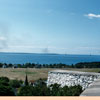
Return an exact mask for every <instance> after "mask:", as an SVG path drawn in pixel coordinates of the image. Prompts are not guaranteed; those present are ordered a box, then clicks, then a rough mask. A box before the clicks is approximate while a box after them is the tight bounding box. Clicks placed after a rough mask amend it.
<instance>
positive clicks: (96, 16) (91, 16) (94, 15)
mask: <svg viewBox="0 0 100 100" xmlns="http://www.w3.org/2000/svg"><path fill="white" fill-rule="evenodd" d="M85 16H87V17H88V18H90V19H93V18H100V14H93V13H89V14H86V15H85Z"/></svg>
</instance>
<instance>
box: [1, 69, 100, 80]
mask: <svg viewBox="0 0 100 100" xmlns="http://www.w3.org/2000/svg"><path fill="white" fill-rule="evenodd" d="M52 70H56V69H53V68H42V69H36V68H28V69H27V71H26V69H25V68H17V69H13V68H5V69H4V68H0V77H1V76H6V77H8V78H10V79H18V80H20V79H21V80H25V75H26V72H27V75H28V80H38V79H40V78H47V77H48V71H52ZM65 70H72V71H83V72H99V71H100V69H99V68H92V69H72V68H68V69H65Z"/></svg>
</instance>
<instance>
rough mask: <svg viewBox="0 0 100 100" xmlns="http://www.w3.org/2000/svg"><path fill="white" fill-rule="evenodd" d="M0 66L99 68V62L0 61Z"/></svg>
mask: <svg viewBox="0 0 100 100" xmlns="http://www.w3.org/2000/svg"><path fill="white" fill-rule="evenodd" d="M0 68H100V62H81V63H77V64H72V65H66V64H62V63H59V64H35V63H26V64H7V63H0Z"/></svg>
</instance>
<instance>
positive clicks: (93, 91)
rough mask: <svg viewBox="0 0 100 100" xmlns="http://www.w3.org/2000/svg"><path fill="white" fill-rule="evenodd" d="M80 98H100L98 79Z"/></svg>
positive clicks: (99, 80) (99, 81)
mask: <svg viewBox="0 0 100 100" xmlns="http://www.w3.org/2000/svg"><path fill="white" fill-rule="evenodd" d="M80 96H100V78H99V79H97V80H96V81H94V82H93V83H92V84H91V85H90V86H89V88H87V89H86V90H85V91H84V92H83V93H82V94H81V95H80Z"/></svg>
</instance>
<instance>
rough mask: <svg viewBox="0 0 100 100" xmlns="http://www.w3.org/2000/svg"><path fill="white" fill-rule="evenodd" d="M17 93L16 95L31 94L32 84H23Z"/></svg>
mask: <svg viewBox="0 0 100 100" xmlns="http://www.w3.org/2000/svg"><path fill="white" fill-rule="evenodd" d="M38 92H39V91H38ZM17 95H18V96H33V86H23V87H21V88H20V89H19V91H18V94H17Z"/></svg>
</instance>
